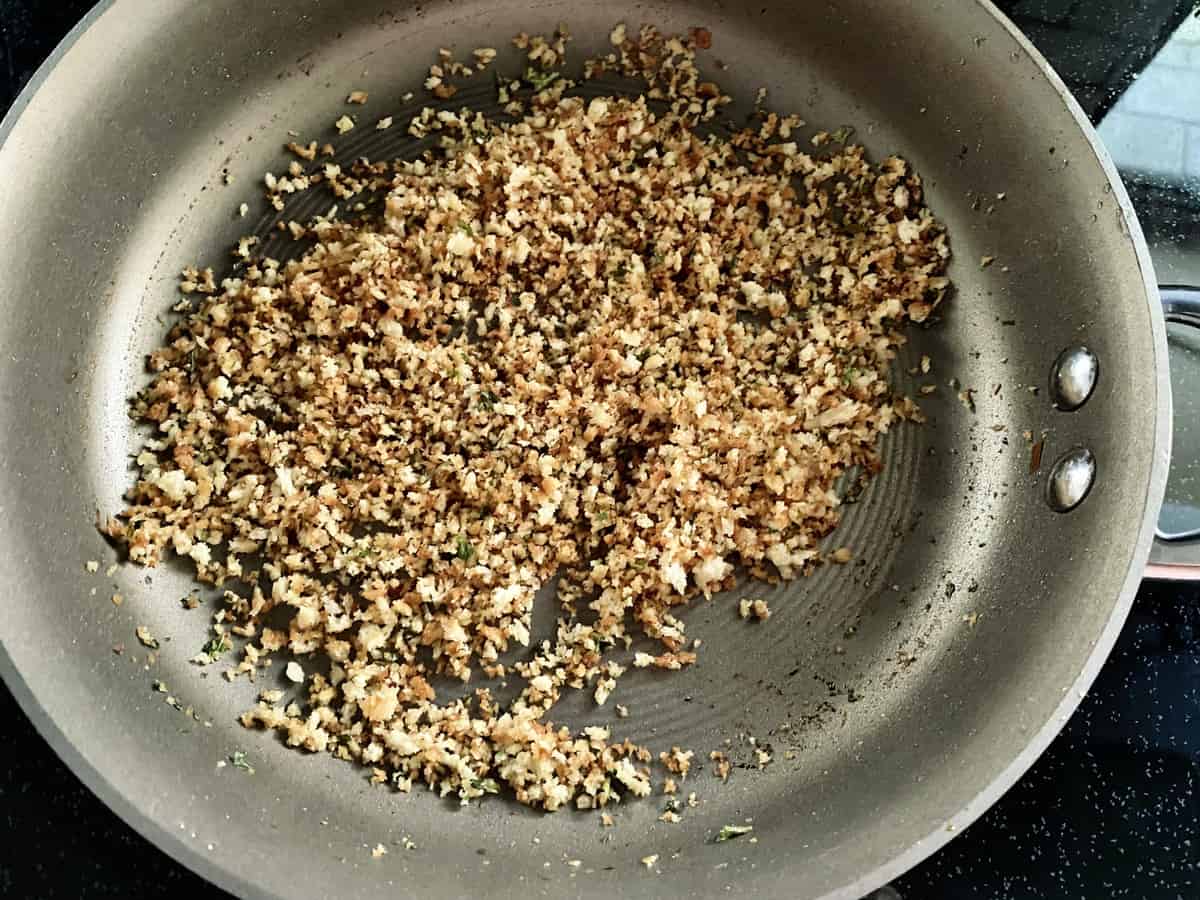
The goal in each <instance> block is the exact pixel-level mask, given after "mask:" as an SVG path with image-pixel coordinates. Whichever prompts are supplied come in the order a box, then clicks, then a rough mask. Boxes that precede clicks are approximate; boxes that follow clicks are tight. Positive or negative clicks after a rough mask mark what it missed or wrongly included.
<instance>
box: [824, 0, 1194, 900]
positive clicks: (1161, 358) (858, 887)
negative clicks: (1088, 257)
mask: <svg viewBox="0 0 1200 900" xmlns="http://www.w3.org/2000/svg"><path fill="white" fill-rule="evenodd" d="M976 2H977V3H978V4H979V6H981V7H983V9H984V10H986V11H987V13H988V14H989V15H991V16H992V17H993V18H994V19H995V20H996V22H997V24H999V25H1000V26H1001V27H1002V28H1003V29H1004V30H1005V31H1006V32H1007V33H1008V35H1009V36H1010V37H1011V38H1012V40H1013V41H1014V42H1015V43H1016V44H1017V45H1018V46H1019V47H1020V49H1021V50H1022V52H1024V53H1025V55H1026V56H1028V57H1029V59H1030V61H1032V62H1033V63H1034V65H1036V66H1037V68H1038V70H1039V71H1040V72H1041V73H1042V75H1043V77H1045V79H1046V80H1047V81H1048V82H1049V84H1050V86H1051V87H1052V88H1053V89H1054V92H1055V93H1056V94H1057V95H1058V96H1059V98H1060V99H1061V100H1062V102H1063V105H1064V106H1065V107H1066V110H1067V112H1068V113H1069V114H1070V116H1071V118H1072V119H1073V120H1074V122H1075V124H1076V126H1077V127H1078V128H1079V130H1080V133H1081V134H1082V136H1083V138H1084V140H1085V141H1086V142H1087V145H1088V148H1089V149H1090V150H1091V152H1092V155H1093V159H1094V161H1095V162H1096V164H1097V165H1098V166H1099V167H1100V169H1101V171H1102V172H1103V174H1104V177H1105V180H1106V181H1107V182H1108V184H1109V185H1111V186H1112V196H1113V199H1114V200H1115V201H1116V204H1117V209H1118V211H1119V213H1120V216H1121V222H1122V224H1123V226H1124V230H1125V233H1126V235H1127V237H1128V239H1129V241H1130V243H1131V244H1132V247H1133V251H1134V255H1135V257H1136V259H1137V264H1138V272H1139V274H1140V275H1141V278H1142V287H1143V288H1144V300H1145V302H1146V305H1147V312H1148V313H1149V320H1150V331H1151V335H1150V336H1151V340H1152V344H1153V347H1154V359H1153V360H1152V363H1153V366H1154V385H1155V404H1154V442H1153V447H1154V459H1153V460H1152V461H1151V466H1150V477H1149V479H1148V484H1147V492H1146V502H1145V506H1144V507H1143V509H1142V525H1141V528H1140V530H1139V533H1138V539H1137V541H1136V542H1135V543H1134V545H1133V547H1132V552H1131V554H1130V561H1129V569H1128V571H1127V572H1126V574H1125V580H1124V583H1123V584H1122V585H1121V590H1120V592H1119V594H1118V596H1117V598H1116V601H1115V603H1114V604H1113V609H1112V613H1111V614H1110V615H1109V619H1108V622H1107V623H1106V624H1105V626H1104V629H1103V630H1102V631H1101V633H1100V635H1099V637H1098V638H1097V639H1096V642H1095V644H1094V645H1093V646H1092V650H1091V652H1090V653H1089V654H1088V657H1087V659H1086V660H1085V661H1084V664H1083V667H1082V668H1081V669H1080V672H1079V675H1078V677H1076V679H1075V680H1074V681H1073V682H1072V683H1071V684H1070V685H1069V686H1068V687H1066V688H1065V689H1064V690H1063V699H1062V700H1061V701H1060V702H1059V704H1058V705H1057V706H1056V707H1055V708H1054V712H1053V713H1052V714H1051V716H1050V717H1049V718H1048V719H1047V721H1046V723H1045V724H1044V725H1043V726H1042V727H1041V728H1039V729H1038V730H1037V731H1036V732H1035V733H1034V734H1033V736H1032V737H1031V738H1030V740H1029V741H1028V742H1027V743H1026V744H1025V748H1024V749H1023V750H1022V751H1021V752H1020V753H1019V754H1018V755H1017V756H1016V758H1015V759H1013V760H1012V761H1011V762H1010V763H1009V764H1008V765H1007V766H1005V767H1004V769H1003V770H1001V771H1000V772H999V773H998V774H997V775H996V776H995V777H994V778H993V779H992V780H991V782H990V783H989V784H988V785H987V786H986V787H984V788H983V790H981V791H980V792H979V793H977V794H976V795H975V797H974V798H973V799H972V800H971V801H970V802H969V803H968V804H967V805H966V806H965V807H964V808H963V809H961V810H960V811H959V812H958V813H957V814H956V815H955V816H953V817H951V818H950V820H949V821H947V823H946V824H945V826H944V827H942V828H938V829H935V830H934V831H933V832H932V833H930V834H928V835H926V836H925V837H924V838H921V839H919V840H917V841H915V842H914V843H913V844H912V845H911V846H910V847H909V848H908V849H907V850H905V851H904V852H903V853H901V854H899V855H897V856H896V857H894V858H893V859H892V860H891V861H889V862H887V863H884V864H882V865H880V866H879V867H877V868H876V869H875V870H874V871H873V872H870V873H868V874H866V875H864V876H862V877H861V878H859V879H858V880H857V881H854V882H852V883H850V884H848V885H846V886H845V887H843V888H840V889H837V890H835V891H831V892H830V893H829V894H827V895H826V897H825V898H824V900H858V898H861V897H865V896H866V895H867V894H869V893H870V892H871V891H873V890H875V889H877V888H879V887H881V886H883V885H885V884H887V883H888V882H890V881H892V880H893V879H895V878H898V877H899V876H901V875H902V874H904V873H905V872H907V871H908V870H909V869H911V868H913V867H914V866H916V865H918V864H919V863H920V862H922V861H923V860H925V859H927V858H929V857H930V856H932V855H933V854H934V853H936V852H937V851H938V850H940V849H941V848H942V847H944V846H945V845H946V844H948V843H949V842H950V840H951V838H953V837H955V836H956V835H957V834H959V833H960V832H962V831H963V830H964V829H966V828H967V826H969V825H971V824H972V823H973V822H974V821H975V820H976V819H978V818H979V817H980V816H982V815H983V814H984V813H985V812H986V811H987V810H988V809H990V808H991V807H992V805H993V804H995V803H996V802H997V801H998V800H999V799H1000V798H1001V797H1002V796H1003V795H1004V794H1005V793H1007V792H1008V790H1009V789H1010V788H1011V787H1013V786H1014V785H1015V784H1016V783H1017V781H1019V780H1020V779H1021V777H1022V776H1023V775H1024V774H1025V773H1026V772H1027V771H1029V769H1030V768H1031V767H1032V766H1033V764H1034V763H1035V762H1037V760H1038V759H1039V758H1040V757H1041V755H1042V754H1043V753H1044V752H1045V751H1046V749H1047V748H1048V747H1049V746H1050V744H1051V742H1052V741H1053V740H1054V739H1055V738H1056V737H1058V735H1059V733H1060V732H1061V731H1062V729H1063V728H1064V727H1065V726H1066V724H1067V720H1068V719H1069V718H1070V717H1071V716H1072V715H1074V713H1075V710H1076V709H1077V708H1078V706H1079V703H1080V701H1081V700H1082V699H1083V697H1084V695H1086V694H1087V692H1088V690H1089V689H1090V688H1091V686H1092V683H1093V682H1094V681H1095V680H1096V676H1097V675H1099V673H1100V669H1101V668H1102V667H1103V666H1104V663H1105V662H1107V660H1108V657H1109V655H1110V654H1111V653H1112V648H1113V646H1114V645H1115V644H1116V642H1117V637H1118V636H1119V635H1120V633H1121V631H1122V629H1123V628H1124V626H1125V621H1126V619H1127V618H1128V615H1129V610H1130V608H1131V607H1132V606H1133V601H1134V598H1135V597H1136V595H1137V592H1138V587H1139V586H1140V585H1141V582H1142V579H1143V575H1144V573H1145V569H1146V564H1147V561H1148V560H1149V558H1150V549H1151V547H1152V546H1153V543H1154V531H1155V527H1156V525H1157V522H1158V511H1159V508H1160V507H1161V506H1162V501H1163V497H1164V496H1165V494H1166V486H1167V473H1168V470H1169V467H1170V460H1171V440H1172V430H1171V414H1172V412H1171V410H1172V407H1171V378H1170V374H1169V372H1168V370H1167V328H1166V320H1165V319H1164V318H1163V314H1162V309H1161V306H1160V304H1159V302H1158V279H1157V277H1156V276H1155V273H1154V264H1153V261H1152V260H1151V259H1150V248H1149V246H1148V245H1147V243H1146V238H1145V235H1144V234H1143V232H1142V226H1141V223H1140V222H1139V221H1138V218H1137V214H1136V213H1135V212H1134V209H1133V202H1132V200H1130V198H1129V193H1128V191H1126V189H1125V183H1124V181H1123V180H1122V179H1121V176H1120V174H1119V173H1118V171H1117V167H1116V164H1115V163H1114V162H1113V160H1112V157H1111V156H1110V155H1109V152H1108V149H1107V148H1106V147H1105V146H1104V144H1103V142H1102V141H1101V140H1100V136H1099V134H1097V132H1096V129H1095V127H1094V126H1093V125H1092V123H1091V121H1090V120H1089V119H1088V117H1087V114H1086V113H1085V112H1084V111H1083V107H1082V106H1080V105H1079V102H1078V101H1077V100H1076V99H1075V97H1074V95H1073V94H1072V93H1071V92H1070V90H1069V89H1068V88H1067V86H1066V83H1065V82H1064V81H1063V80H1062V78H1061V77H1059V75H1058V73H1057V72H1056V71H1055V70H1054V67H1053V66H1051V65H1050V63H1049V61H1048V60H1047V59H1046V58H1045V57H1044V56H1043V55H1042V53H1041V51H1039V50H1038V49H1037V47H1035V46H1034V45H1033V43H1032V41H1030V40H1029V38H1027V37H1026V36H1025V34H1024V33H1023V32H1022V31H1021V30H1020V29H1019V28H1017V26H1016V25H1015V24H1014V23H1013V22H1012V20H1011V19H1009V18H1008V16H1006V15H1004V13H1002V12H1001V11H1000V10H999V8H998V7H997V6H996V5H995V4H994V3H993V2H992V0H976Z"/></svg>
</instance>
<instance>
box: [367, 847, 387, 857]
mask: <svg viewBox="0 0 1200 900" xmlns="http://www.w3.org/2000/svg"><path fill="white" fill-rule="evenodd" d="M387 852H388V851H387V847H385V846H383V844H376V845H375V849H374V850H372V851H371V858H372V859H381V858H383V857H385V856H387Z"/></svg>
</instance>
